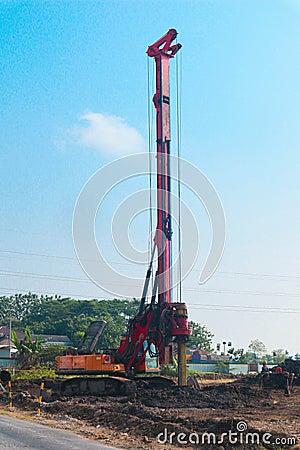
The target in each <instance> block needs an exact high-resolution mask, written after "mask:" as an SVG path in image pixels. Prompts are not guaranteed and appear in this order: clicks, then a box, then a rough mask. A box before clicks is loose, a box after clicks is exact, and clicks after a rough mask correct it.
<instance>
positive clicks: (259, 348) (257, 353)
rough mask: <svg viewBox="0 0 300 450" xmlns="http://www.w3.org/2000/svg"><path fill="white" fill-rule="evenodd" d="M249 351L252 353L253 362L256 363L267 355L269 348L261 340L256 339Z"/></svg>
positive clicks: (250, 345) (251, 343)
mask: <svg viewBox="0 0 300 450" xmlns="http://www.w3.org/2000/svg"><path fill="white" fill-rule="evenodd" d="M248 350H249V352H250V353H252V356H253V360H254V361H255V362H256V361H258V360H259V359H261V358H262V356H263V355H265V354H266V353H267V348H266V346H265V344H264V343H263V342H262V341H260V340H259V339H255V340H253V341H251V342H250V344H249V347H248Z"/></svg>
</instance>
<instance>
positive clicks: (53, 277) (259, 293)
mask: <svg viewBox="0 0 300 450" xmlns="http://www.w3.org/2000/svg"><path fill="white" fill-rule="evenodd" d="M1 275H2V276H13V277H20V278H28V277H30V278H32V279H46V280H50V281H69V282H76V283H89V284H95V283H94V282H93V281H92V280H89V279H85V278H78V277H65V276H60V275H50V274H40V273H32V272H12V271H6V270H0V276H1ZM141 280H142V278H141ZM106 283H107V284H112V285H113V283H109V282H106ZM120 285H122V286H128V287H130V286H132V285H131V284H130V283H126V282H122V283H120ZM184 290H185V291H188V292H199V293H201V292H205V293H209V294H230V295H255V296H264V297H265V296H267V297H269V296H271V297H293V298H299V297H300V294H296V293H291V292H265V291H241V290H230V289H204V288H202V287H199V288H193V287H188V286H186V287H184Z"/></svg>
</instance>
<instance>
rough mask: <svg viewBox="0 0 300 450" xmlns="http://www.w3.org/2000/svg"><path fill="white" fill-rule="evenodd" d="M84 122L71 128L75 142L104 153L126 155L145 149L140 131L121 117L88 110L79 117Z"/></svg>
mask: <svg viewBox="0 0 300 450" xmlns="http://www.w3.org/2000/svg"><path fill="white" fill-rule="evenodd" d="M79 119H80V120H81V121H84V122H85V123H84V124H82V125H81V126H77V127H75V128H73V129H72V130H71V133H72V134H73V135H74V136H75V137H76V140H77V143H78V144H80V145H82V146H84V147H89V148H93V149H95V150H98V151H100V152H101V153H103V154H106V155H114V156H120V155H126V154H130V153H137V152H141V151H143V150H145V147H146V145H145V141H144V139H143V137H142V136H141V135H140V133H139V132H138V131H137V130H136V129H135V128H133V127H131V126H129V125H128V124H127V123H126V122H125V120H124V119H122V117H117V116H111V115H105V114H100V113H94V112H88V113H86V114H84V115H82V116H81V117H80V118H79Z"/></svg>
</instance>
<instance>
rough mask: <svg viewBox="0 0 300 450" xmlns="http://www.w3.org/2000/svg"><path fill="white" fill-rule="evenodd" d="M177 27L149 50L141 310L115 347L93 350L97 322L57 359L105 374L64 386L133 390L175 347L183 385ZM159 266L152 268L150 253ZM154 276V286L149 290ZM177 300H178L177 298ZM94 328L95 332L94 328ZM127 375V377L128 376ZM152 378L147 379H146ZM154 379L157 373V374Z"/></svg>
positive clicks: (66, 371)
mask: <svg viewBox="0 0 300 450" xmlns="http://www.w3.org/2000/svg"><path fill="white" fill-rule="evenodd" d="M176 37H177V31H176V30H175V29H170V30H169V31H168V32H167V33H166V34H165V35H164V36H163V37H162V38H160V39H159V40H158V41H157V42H155V43H154V44H153V45H150V46H149V47H148V50H147V55H148V56H149V57H150V58H154V60H155V67H156V76H155V79H156V91H155V93H154V96H153V103H154V107H155V110H156V143H157V144H156V145H157V149H156V156H157V167H156V188H157V226H156V231H155V236H154V241H153V248H152V252H151V258H150V263H149V267H148V270H147V274H146V278H145V283H144V287H143V292H142V296H141V301H140V306H139V311H138V313H137V315H136V316H135V317H133V318H132V319H130V320H129V324H128V331H127V334H126V336H125V337H124V338H123V339H122V341H121V344H120V347H119V348H118V349H116V350H108V351H103V352H102V353H94V349H95V343H96V341H97V340H99V338H100V336H101V334H102V332H103V329H104V324H103V321H102V322H101V323H98V325H99V326H98V325H97V323H96V324H91V327H92V329H91V330H88V331H87V334H86V336H85V338H86V339H88V338H89V339H90V341H91V342H92V343H93V346H90V347H87V348H85V347H84V345H83V346H81V349H80V351H79V352H78V353H80V354H77V355H67V356H62V357H58V358H57V370H56V372H57V373H58V374H60V375H99V374H101V375H105V374H107V375H108V374H109V375H110V376H109V377H106V378H103V377H102V378H96V377H93V378H90V379H89V378H86V377H82V378H78V377H76V378H73V379H71V380H70V379H68V380H65V382H63V384H62V390H63V391H65V392H73V393H74V392H75V393H78V394H83V393H94V394H95V393H120V392H126V391H128V390H130V389H132V384H130V383H129V380H132V379H134V377H135V376H136V375H138V374H142V373H149V372H158V371H159V366H160V365H162V364H173V356H174V355H173V349H174V345H176V346H177V352H178V384H179V385H181V386H186V384H187V377H186V342H187V340H188V337H189V335H190V334H191V329H190V327H189V325H188V315H187V307H186V304H185V303H182V302H181V301H177V302H173V301H172V300H173V299H172V273H171V271H172V262H171V246H172V217H171V177H170V142H171V132H170V81H169V65H170V61H171V59H172V58H174V56H175V55H176V54H177V52H178V51H179V50H180V49H181V44H179V43H175V44H174V43H173V41H174V40H175V39H176ZM155 255H157V263H156V265H157V267H156V270H154V257H155ZM151 278H153V283H152V286H151V288H152V290H151V293H150V294H148V292H149V290H150V284H151ZM179 300H181V299H179ZM93 330H94V331H93ZM126 377H127V379H126ZM149 379H150V378H149ZM156 381H157V377H156Z"/></svg>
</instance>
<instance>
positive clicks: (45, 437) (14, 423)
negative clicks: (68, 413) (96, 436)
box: [0, 415, 114, 450]
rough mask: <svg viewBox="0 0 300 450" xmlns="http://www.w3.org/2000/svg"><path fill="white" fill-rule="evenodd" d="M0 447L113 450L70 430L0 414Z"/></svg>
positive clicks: (51, 449)
mask: <svg viewBox="0 0 300 450" xmlns="http://www.w3.org/2000/svg"><path fill="white" fill-rule="evenodd" d="M0 449H1V450H2V449H20V450H23V449H33V450H114V449H113V448H112V447H107V446H105V445H101V444H99V443H97V442H94V441H90V440H89V439H84V438H81V437H79V436H76V435H75V434H73V433H71V432H70V431H61V430H56V429H54V428H49V427H46V426H44V425H39V424H35V423H32V422H27V421H25V420H19V419H14V418H13V417H8V416H1V415H0Z"/></svg>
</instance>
